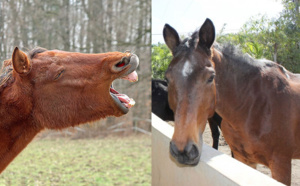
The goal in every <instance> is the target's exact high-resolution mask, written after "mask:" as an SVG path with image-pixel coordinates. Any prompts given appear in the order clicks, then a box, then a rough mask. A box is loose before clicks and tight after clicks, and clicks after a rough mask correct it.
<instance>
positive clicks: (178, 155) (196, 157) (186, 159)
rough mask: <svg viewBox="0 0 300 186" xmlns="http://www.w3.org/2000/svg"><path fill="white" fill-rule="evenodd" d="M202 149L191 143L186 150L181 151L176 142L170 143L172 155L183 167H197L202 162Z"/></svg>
mask: <svg viewBox="0 0 300 186" xmlns="http://www.w3.org/2000/svg"><path fill="white" fill-rule="evenodd" d="M199 148H201V146H200V147H198V146H197V145H196V144H195V143H193V142H189V143H187V145H186V146H185V148H184V149H183V150H182V151H180V150H179V149H178V148H177V146H176V144H175V142H173V141H171V142H170V154H171V155H172V157H173V158H174V159H175V160H176V161H177V162H178V163H179V164H183V165H190V166H196V165H197V164H198V163H199V161H200V156H201V149H199Z"/></svg>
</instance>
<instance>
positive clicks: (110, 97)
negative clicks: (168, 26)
mask: <svg viewBox="0 0 300 186" xmlns="http://www.w3.org/2000/svg"><path fill="white" fill-rule="evenodd" d="M138 64H139V59H138V57H137V56H136V55H135V54H132V53H129V52H126V53H121V52H109V53H100V54H83V53H72V52H65V51H59V50H46V49H42V48H36V49H34V50H32V51H31V52H30V53H29V54H26V53H24V52H22V51H21V50H19V49H18V48H15V50H14V51H13V54H12V58H11V59H9V60H6V61H4V65H3V68H2V71H1V74H0V118H1V120H0V136H1V138H0V139H1V140H0V173H1V172H2V171H3V170H4V169H5V168H6V166H7V165H8V164H9V163H10V162H11V161H12V160H13V159H14V158H15V157H16V156H17V155H18V154H19V153H20V152H21V151H22V150H23V149H24V148H25V147H26V146H27V144H28V143H30V141H31V140H32V139H33V138H34V136H35V135H36V134H37V133H38V132H40V131H41V130H43V129H45V128H48V129H63V128H66V127H70V126H75V125H79V124H82V123H86V122H90V121H94V120H99V119H101V118H104V117H107V116H122V115H124V114H126V113H127V112H128V110H129V108H130V107H132V106H133V104H134V101H133V100H132V99H130V98H129V97H128V96H127V95H125V94H120V93H119V92H117V91H116V90H115V89H114V88H113V87H112V82H113V81H114V80H115V79H117V78H121V79H126V80H129V81H131V82H134V81H137V78H138V76H137V73H136V71H135V70H136V68H137V66H138Z"/></svg>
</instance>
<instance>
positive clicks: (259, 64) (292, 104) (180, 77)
mask: <svg viewBox="0 0 300 186" xmlns="http://www.w3.org/2000/svg"><path fill="white" fill-rule="evenodd" d="M163 35H164V39H165V42H166V44H167V46H168V47H169V48H170V50H171V51H172V54H173V59H172V61H171V63H170V65H169V67H168V70H167V71H166V74H165V75H166V78H167V80H168V85H169V86H168V91H169V95H168V97H169V104H170V107H171V109H172V110H173V111H174V112H175V131H174V135H173V138H172V141H171V143H170V153H171V155H172V156H173V157H174V158H175V160H176V161H177V162H179V163H182V164H186V165H196V164H197V163H198V162H199V159H200V156H201V146H202V133H203V130H204V128H205V123H206V120H207V118H209V117H210V116H211V115H212V114H213V113H214V111H216V112H217V113H218V114H219V115H220V116H221V117H222V119H223V120H222V132H223V135H224V138H225V140H226V142H227V143H228V144H229V146H230V148H231V150H232V152H233V154H234V157H235V158H236V159H238V160H240V161H241V162H243V163H246V164H247V165H249V166H252V167H253V168H256V164H257V163H260V164H263V165H266V166H268V167H269V168H270V169H271V172H272V177H273V178H274V179H276V180H278V181H280V182H282V183H284V184H287V185H290V184H291V159H293V158H295V159H299V158H300V136H299V135H297V132H299V131H300V125H299V123H300V115H299V114H298V111H299V110H300V78H299V77H300V76H299V75H298V74H293V73H291V72H289V71H287V70H286V69H285V68H284V67H283V66H281V65H279V64H277V63H275V62H272V61H269V60H256V59H254V58H252V57H250V56H249V55H246V54H242V53H241V52H239V50H237V48H236V47H234V46H233V45H225V46H223V47H219V46H218V45H217V44H215V45H213V43H214V39H215V29H214V25H213V23H212V21H211V20H209V19H207V20H206V21H205V22H204V24H203V25H202V26H201V28H200V30H199V31H196V32H194V33H193V34H192V35H191V37H189V38H186V39H184V40H183V41H182V40H181V39H180V38H179V35H178V33H177V31H176V30H175V29H174V28H172V27H171V26H169V25H167V24H166V25H165V27H164V30H163Z"/></svg>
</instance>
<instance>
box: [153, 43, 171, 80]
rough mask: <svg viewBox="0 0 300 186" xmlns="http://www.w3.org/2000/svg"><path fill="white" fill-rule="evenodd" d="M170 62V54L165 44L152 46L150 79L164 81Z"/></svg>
mask: <svg viewBox="0 0 300 186" xmlns="http://www.w3.org/2000/svg"><path fill="white" fill-rule="evenodd" d="M171 60H172V53H171V52H170V50H169V48H168V47H167V45H165V44H161V43H158V44H157V45H152V54H151V67H152V78H155V79H165V71H166V70H167V68H168V66H169V64H170V62H171Z"/></svg>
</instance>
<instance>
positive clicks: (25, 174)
mask: <svg viewBox="0 0 300 186" xmlns="http://www.w3.org/2000/svg"><path fill="white" fill-rule="evenodd" d="M150 184H151V138H150V137H149V136H145V135H133V136H129V137H108V138H104V139H82V140H69V139H65V138H59V139H55V140H35V141H33V142H32V143H30V144H29V145H28V147H27V148H26V149H25V150H24V151H23V152H22V153H21V154H19V156H17V158H16V159H15V160H14V161H13V162H12V163H11V164H10V165H9V166H8V167H7V168H6V170H5V171H4V172H3V173H2V174H1V175H0V185H101V186H102V185H150Z"/></svg>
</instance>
